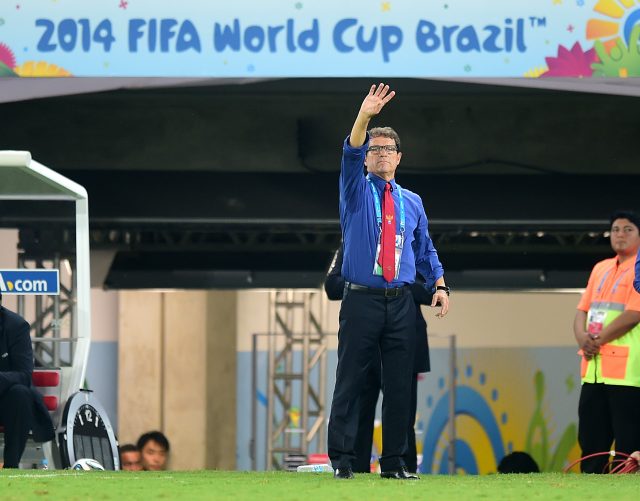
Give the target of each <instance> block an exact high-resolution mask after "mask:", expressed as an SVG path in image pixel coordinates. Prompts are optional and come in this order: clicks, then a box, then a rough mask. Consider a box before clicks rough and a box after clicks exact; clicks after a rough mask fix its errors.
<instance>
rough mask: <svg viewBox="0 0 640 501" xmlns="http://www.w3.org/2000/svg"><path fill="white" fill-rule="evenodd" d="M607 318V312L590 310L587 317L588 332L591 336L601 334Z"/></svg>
mask: <svg viewBox="0 0 640 501" xmlns="http://www.w3.org/2000/svg"><path fill="white" fill-rule="evenodd" d="M606 316H607V312H606V310H589V316H588V317H587V332H588V333H589V334H600V331H601V330H602V328H603V327H604V319H605V318H606Z"/></svg>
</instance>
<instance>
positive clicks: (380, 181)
mask: <svg viewBox="0 0 640 501" xmlns="http://www.w3.org/2000/svg"><path fill="white" fill-rule="evenodd" d="M367 177H368V178H369V179H371V181H373V184H374V185H375V187H376V188H378V189H379V190H380V191H384V185H385V184H387V182H386V181H385V180H384V179H382V178H381V177H380V176H376V175H375V174H373V173H371V172H368V173H367ZM389 182H390V183H391V188H393V191H395V190H396V189H397V188H398V185H397V184H396V179H395V178H393V179H392V180H391V181H389Z"/></svg>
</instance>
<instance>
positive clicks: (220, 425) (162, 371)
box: [118, 291, 236, 469]
mask: <svg viewBox="0 0 640 501" xmlns="http://www.w3.org/2000/svg"><path fill="white" fill-rule="evenodd" d="M119 322H120V323H119V361H120V371H119V419H118V420H119V424H120V427H119V433H120V441H121V442H122V443H124V442H135V441H136V440H137V438H138V437H139V436H140V434H142V433H144V432H146V431H150V430H155V429H158V430H161V431H162V432H163V433H165V434H166V435H167V437H168V438H169V441H170V442H171V444H172V450H171V468H173V469H198V468H217V469H234V468H235V457H234V456H233V455H232V454H229V451H230V450H233V449H234V448H235V427H236V401H235V399H236V385H235V377H234V374H235V370H236V293H235V292H205V291H175V292H148V291H131V292H129V291H128V292H122V293H121V297H120V315H119Z"/></svg>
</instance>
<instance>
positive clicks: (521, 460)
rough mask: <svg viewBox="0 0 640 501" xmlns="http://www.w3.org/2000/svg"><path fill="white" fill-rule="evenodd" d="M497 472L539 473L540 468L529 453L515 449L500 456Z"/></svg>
mask: <svg viewBox="0 0 640 501" xmlns="http://www.w3.org/2000/svg"><path fill="white" fill-rule="evenodd" d="M498 473H540V468H538V464H537V463H536V461H535V459H533V458H532V457H531V456H530V455H529V454H527V453H526V452H520V451H515V452H512V453H511V454H507V455H506V456H505V457H503V458H502V460H501V461H500V463H499V464H498Z"/></svg>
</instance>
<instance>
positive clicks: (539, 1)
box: [0, 0, 640, 77]
mask: <svg viewBox="0 0 640 501" xmlns="http://www.w3.org/2000/svg"><path fill="white" fill-rule="evenodd" d="M639 36H640V2H638V1H636V0H516V1H507V0H493V1H490V2H480V1H478V0H421V1H417V0H416V1H410V0H389V1H377V0H373V1H372V0H351V1H350V2H344V1H338V0H322V1H320V0H299V1H296V0H287V1H283V0H234V1H233V2H232V1H225V2H223V1H211V0H209V1H205V0H182V1H181V2H173V1H167V0H92V1H90V2H88V1H86V0H12V1H9V0H5V1H3V2H2V6H1V7H0V77H12V76H13V77H53V76H82V77H87V76H91V77H367V76H368V77H372V76H385V77H523V76H528V77H548V76H556V77H592V76H593V77H597V76H607V77H632V76H640V49H639V47H638V38H639Z"/></svg>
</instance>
